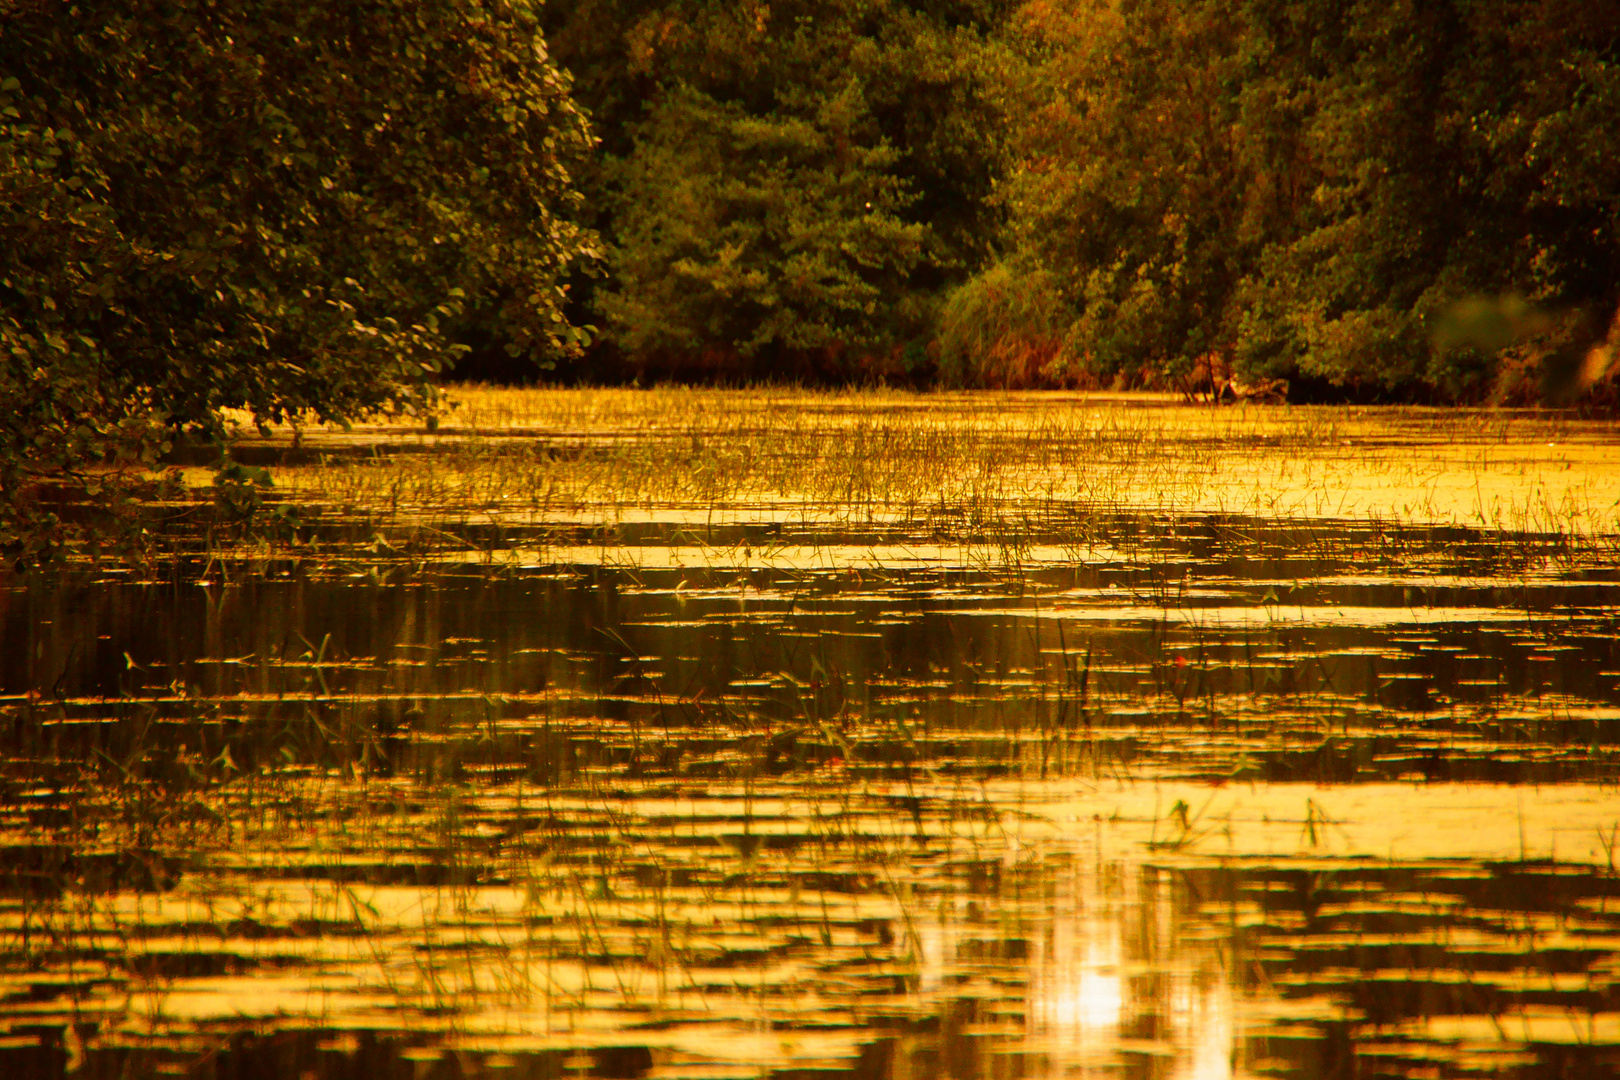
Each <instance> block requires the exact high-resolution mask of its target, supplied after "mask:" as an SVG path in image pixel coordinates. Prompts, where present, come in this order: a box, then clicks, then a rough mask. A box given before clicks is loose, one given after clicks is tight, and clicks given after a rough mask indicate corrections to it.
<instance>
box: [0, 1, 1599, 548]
mask: <svg viewBox="0 0 1620 1080" xmlns="http://www.w3.org/2000/svg"><path fill="white" fill-rule="evenodd" d="M546 42H549V44H550V48H551V49H552V50H553V51H554V53H555V61H553V60H551V59H548V58H547V51H546V50H547V44H546ZM576 100H577V101H578V102H579V105H578V106H576V105H575V101H576ZM587 114H588V115H589V116H590V117H591V124H592V127H591V128H588V127H587V122H586V116H587ZM592 130H594V131H595V132H596V134H598V135H600V137H601V144H600V148H599V149H597V150H594V151H593V149H592V148H593V146H595V145H596V144H595V138H596V136H595V135H593V134H592ZM1616 161H1620V6H1617V5H1614V4H1594V3H1590V2H1583V0H1397V2H1394V3H1390V2H1382V0H1381V2H1374V0H1239V2H1235V3H1229V2H1223V0H1024V2H1023V3H1015V2H1014V0H778V2H774V3H767V2H765V0H745V2H742V3H726V4H721V3H715V2H713V0H555V2H554V3H552V4H551V5H550V6H549V7H547V8H545V9H543V10H542V9H534V8H531V7H530V6H529V4H528V2H527V0H424V2H411V3H406V2H405V0H378V2H376V3H373V4H368V5H364V6H353V5H348V6H345V5H319V4H316V5H311V4H300V3H293V2H291V0H256V2H252V3H249V2H247V0H223V2H218V3H203V2H201V0H175V2H168V0H165V2H162V3H159V2H158V0H83V2H77V3H65V4H55V3H41V2H37V0H0V256H3V258H0V403H3V405H4V407H3V409H0V508H4V513H5V514H6V515H7V517H6V522H5V525H4V528H5V530H6V531H7V533H8V535H9V536H10V537H11V539H12V541H16V540H17V539H18V538H20V537H23V536H24V535H25V534H26V535H28V536H31V537H33V542H41V543H44V542H49V540H50V538H51V536H52V534H53V533H52V530H53V529H54V528H55V527H56V525H57V523H56V522H55V519H54V518H53V517H52V516H51V515H50V514H46V513H43V512H36V511H37V507H35V509H34V510H30V505H31V500H35V501H37V498H38V497H39V496H40V495H41V493H42V492H48V491H49V489H50V488H51V487H52V485H60V484H62V483H64V482H65V483H67V484H68V485H69V486H72V485H78V486H79V487H80V488H83V489H85V490H100V489H103V488H107V489H108V490H111V489H112V488H116V487H117V486H118V485H117V483H116V480H117V475H118V470H117V469H116V468H112V469H110V468H109V465H114V466H115V465H116V464H117V463H118V462H120V461H125V462H147V463H150V462H153V461H155V460H157V459H158V457H159V456H160V455H161V452H162V449H163V446H164V444H165V443H166V442H167V441H168V440H169V439H170V438H171V437H172V436H173V435H174V434H175V433H176V432H178V431H182V430H185V429H188V428H189V429H191V430H193V431H202V432H205V433H208V434H209V435H211V436H213V437H215V438H217V437H219V436H220V434H221V433H222V432H223V430H224V417H225V415H226V411H227V410H231V409H241V410H245V416H246V417H247V418H248V419H250V420H254V421H258V422H261V423H262V422H265V421H272V420H277V419H281V418H286V417H314V418H319V419H328V420H343V419H346V418H350V417H354V416H358V415H362V414H364V413H366V412H367V411H369V410H375V409H404V410H407V411H410V410H417V409H422V408H427V407H429V406H430V405H431V401H432V396H433V389H432V387H433V380H434V378H435V377H436V375H437V373H438V372H440V371H441V370H442V369H443V368H444V366H445V364H446V363H447V361H449V360H451V359H453V358H454V357H456V356H457V355H458V350H462V349H463V347H464V344H466V343H472V344H474V345H477V346H478V347H479V348H480V349H481V350H482V351H483V352H484V353H486V354H494V355H498V356H501V357H516V358H519V359H520V360H521V362H522V364H524V365H526V366H528V367H529V369H530V370H534V368H535V365H536V364H538V365H540V366H542V367H543V366H548V365H551V364H552V363H553V362H554V361H556V360H558V359H561V358H565V357H569V358H572V359H571V362H570V366H569V367H567V368H566V369H564V370H565V372H572V373H573V374H576V375H582V376H584V377H587V378H597V379H615V378H628V377H630V376H633V375H640V376H647V377H668V376H671V375H674V376H702V377H709V378H715V377H718V378H721V379H730V380H742V379H754V378H789V379H804V378H811V379H835V380H863V379H905V380H910V381H913V382H917V383H925V384H926V383H930V382H944V383H950V384H961V385H1007V386H1030V385H1088V384H1089V385H1095V384H1099V383H1104V382H1108V381H1114V382H1116V383H1119V384H1122V385H1130V384H1138V383H1141V382H1144V381H1145V382H1150V383H1151V382H1157V383H1158V384H1159V385H1166V384H1168V385H1175V384H1176V381H1177V380H1182V379H1188V378H1192V377H1195V373H1196V377H1197V378H1200V379H1206V380H1208V379H1211V378H1212V377H1213V376H1214V374H1215V372H1217V371H1220V372H1225V371H1229V370H1233V371H1236V372H1237V373H1238V374H1239V375H1240V376H1243V377H1247V378H1260V377H1282V378H1286V379H1290V380H1294V385H1295V388H1296V393H1297V392H1298V389H1299V388H1300V387H1301V381H1302V380H1303V382H1304V384H1306V385H1307V386H1308V387H1311V388H1314V389H1315V390H1317V391H1318V392H1341V393H1356V394H1362V395H1383V396H1388V397H1405V398H1414V397H1417V398H1425V399H1432V400H1447V401H1467V400H1481V399H1495V400H1502V401H1510V400H1521V401H1530V400H1568V399H1570V398H1571V397H1572V396H1574V395H1575V394H1577V393H1580V392H1582V391H1587V390H1591V389H1592V388H1593V387H1594V386H1596V387H1597V389H1598V392H1600V393H1609V394H1610V395H1614V394H1615V390H1614V387H1615V377H1614V370H1613V369H1614V367H1615V365H1614V364H1612V363H1611V361H1612V360H1613V358H1614V351H1615V349H1614V343H1615V341H1616V339H1617V338H1620V330H1611V329H1610V328H1611V325H1612V323H1613V317H1614V314H1615V310H1616V306H1617V304H1620V180H1617V173H1616V170H1615V162H1616ZM598 233H600V235H601V236H602V237H603V243H602V250H601V252H598V251H597V249H596V245H597V241H596V240H595V236H596V235H597V234H598ZM599 264H600V269H601V271H602V272H600V273H599V272H598V269H599ZM570 289H574V290H575V291H574V292H570V291H569V290H570ZM598 327H599V328H600V329H599V331H598V330H597V328H598ZM1606 333H1607V334H1608V337H1607V339H1605V334H1606ZM593 338H595V340H594V341H593ZM1605 340H1607V341H1608V342H1609V344H1608V345H1604V344H1603V342H1604V341H1605ZM587 347H588V348H587ZM1606 371H1607V375H1606V374H1605V372H1606ZM238 479H240V478H238ZM109 485H110V486H111V487H110V488H109ZM107 498H108V500H110V502H116V499H115V498H114V496H112V495H109V496H107ZM250 501H251V500H250ZM110 502H109V504H110ZM25 526H26V528H25ZM30 530H31V531H30ZM41 538H43V539H41Z"/></svg>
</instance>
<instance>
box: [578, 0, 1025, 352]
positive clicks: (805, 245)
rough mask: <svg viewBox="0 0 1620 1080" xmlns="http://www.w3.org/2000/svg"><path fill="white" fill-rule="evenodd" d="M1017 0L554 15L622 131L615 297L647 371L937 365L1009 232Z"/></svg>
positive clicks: (614, 232)
mask: <svg viewBox="0 0 1620 1080" xmlns="http://www.w3.org/2000/svg"><path fill="white" fill-rule="evenodd" d="M1010 11H1011V5H1010V4H1007V3H1005V2H1004V0H945V2H940V0H921V2H919V0H910V2H907V0H787V2H777V3H770V4H767V3H760V2H753V3H742V4H715V3H707V2H699V0H585V2H580V3H559V4H556V5H554V6H553V7H552V8H551V9H550V12H549V16H548V17H549V18H551V19H553V20H554V23H555V25H554V26H553V27H552V29H551V35H550V36H551V40H552V41H553V42H554V44H555V47H556V49H557V54H558V59H559V62H560V63H563V64H566V65H568V66H569V67H570V68H571V69H572V70H574V71H575V72H576V73H577V74H578V79H579V82H578V87H579V89H578V93H579V96H580V99H581V101H582V103H583V104H585V105H586V106H588V107H589V108H590V109H591V110H592V113H593V116H594V118H595V120H596V122H597V124H598V126H599V127H600V130H601V132H602V135H603V139H604V144H605V150H606V153H605V155H604V159H603V160H602V162H601V163H600V165H599V167H598V169H597V170H596V171H595V172H594V173H593V174H592V176H591V179H590V181H589V183H588V190H590V191H591V192H592V194H593V202H595V203H596V205H597V206H598V207H599V208H600V209H601V211H602V216H601V217H600V218H599V219H598V221H597V223H598V224H599V225H600V226H601V227H602V229H603V232H604V233H605V234H606V235H607V236H608V237H609V238H610V239H611V241H612V243H613V279H612V281H611V282H610V283H609V284H608V285H607V287H605V288H603V289H601V290H599V291H598V293H597V303H596V309H597V311H598V312H599V313H600V317H601V319H602V320H603V324H604V328H605V330H606V331H607V333H608V334H609V335H610V343H609V344H610V346H611V348H613V349H616V350H618V351H619V352H620V353H621V354H622V355H623V356H624V357H625V359H626V360H628V362H629V367H630V369H631V370H636V371H650V372H656V373H667V372H694V371H699V370H702V371H707V372H709V373H718V374H720V375H723V376H727V375H729V376H731V377H742V376H753V377H758V376H773V375H774V376H790V377H803V376H810V377H817V376H819V377H835V378H838V377H842V378H849V377H859V376H860V375H862V374H863V373H864V374H867V375H871V374H885V373H888V374H896V373H903V372H904V371H905V370H906V369H908V368H909V369H917V368H920V367H923V366H925V365H926V364H927V358H926V353H925V352H924V349H923V346H925V345H926V344H927V341H928V340H929V337H930V334H931V330H932V325H933V309H934V307H935V305H936V303H937V300H938V297H939V295H940V294H941V292H942V290H943V289H944V288H946V287H947V286H949V285H950V284H952V283H954V282H957V281H960V280H962V279H963V278H964V277H966V276H967V274H969V273H970V272H971V271H973V270H974V269H976V268H977V267H978V266H979V265H980V264H981V263H983V261H984V260H985V258H986V256H987V255H988V253H989V252H990V251H991V250H992V248H993V245H994V244H995V243H996V242H997V239H998V236H999V231H1000V218H1001V212H1000V209H999V207H997V206H996V205H995V204H994V203H993V201H992V199H991V196H992V194H993V190H994V183H995V181H996V178H997V176H998V174H999V172H1000V170H1001V169H1002V168H1003V166H1004V163H1005V160H1006V153H1005V120H1004V118H1003V116H1002V113H1001V107H1000V105H999V104H998V94H999V83H998V81H997V78H998V72H999V70H1000V66H999V64H998V56H999V50H1000V46H999V45H998V44H997V43H996V42H995V41H994V40H993V39H994V36H995V33H996V32H997V31H998V29H999V28H1000V27H1001V26H1002V25H1003V24H1004V23H1005V21H1006V18H1007V15H1008V14H1009V12H1010Z"/></svg>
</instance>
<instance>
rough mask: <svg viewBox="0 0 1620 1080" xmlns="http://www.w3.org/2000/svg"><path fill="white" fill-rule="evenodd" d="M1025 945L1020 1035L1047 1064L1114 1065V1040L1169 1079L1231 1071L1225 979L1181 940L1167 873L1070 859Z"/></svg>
mask: <svg viewBox="0 0 1620 1080" xmlns="http://www.w3.org/2000/svg"><path fill="white" fill-rule="evenodd" d="M1053 899H1054V903H1053V908H1052V922H1051V924H1050V926H1049V927H1048V928H1047V930H1046V933H1044V934H1040V935H1036V940H1035V941H1033V942H1032V943H1031V944H1032V949H1031V955H1030V966H1031V970H1030V983H1029V991H1030V999H1029V1003H1028V1014H1027V1015H1028V1027H1029V1039H1030V1042H1031V1044H1032V1049H1033V1048H1036V1047H1038V1048H1039V1050H1040V1052H1042V1053H1044V1054H1045V1055H1047V1056H1048V1059H1049V1060H1050V1062H1051V1065H1052V1066H1053V1067H1054V1071H1061V1072H1064V1073H1065V1074H1067V1075H1071V1076H1080V1077H1091V1076H1102V1075H1110V1076H1113V1075H1117V1073H1118V1054H1119V1053H1120V1052H1121V1051H1124V1050H1132V1051H1138V1052H1144V1053H1151V1054H1153V1055H1154V1056H1156V1057H1161V1058H1163V1059H1166V1060H1165V1061H1164V1064H1165V1065H1167V1066H1168V1068H1167V1069H1166V1070H1165V1071H1164V1072H1163V1073H1159V1075H1164V1076H1167V1077H1171V1078H1174V1080H1230V1078H1231V1077H1232V1075H1233V1073H1232V1062H1233V1050H1234V1042H1233V1040H1234V1035H1235V1026H1234V1018H1233V1000H1232V987H1231V984H1230V981H1229V979H1228V974H1227V972H1226V970H1225V967H1224V965H1223V964H1222V963H1221V961H1220V958H1219V956H1218V954H1217V953H1216V950H1215V949H1214V948H1213V946H1212V945H1211V944H1208V943H1205V942H1200V941H1192V942H1186V941H1183V940H1182V939H1181V933H1180V929H1181V927H1180V922H1181V920H1180V918H1179V917H1178V916H1179V915H1180V912H1178V911H1177V910H1176V897H1175V895H1174V890H1173V888H1172V885H1171V880H1170V877H1169V875H1163V874H1159V873H1157V872H1155V871H1153V870H1147V871H1145V872H1144V871H1143V869H1142V867H1140V866H1138V865H1130V864H1125V865H1118V866H1115V867H1112V868H1107V869H1104V868H1099V867H1096V866H1095V865H1091V866H1086V867H1083V868H1077V870H1076V872H1075V873H1074V874H1073V875H1069V876H1066V877H1065V879H1064V880H1062V881H1061V882H1059V883H1058V892H1057V895H1056V896H1055V897H1054V898H1053Z"/></svg>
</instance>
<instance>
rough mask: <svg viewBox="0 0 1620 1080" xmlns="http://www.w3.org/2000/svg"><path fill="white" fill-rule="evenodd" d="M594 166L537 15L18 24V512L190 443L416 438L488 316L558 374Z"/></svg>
mask: <svg viewBox="0 0 1620 1080" xmlns="http://www.w3.org/2000/svg"><path fill="white" fill-rule="evenodd" d="M592 143H593V137H592V136H591V134H590V131H589V128H588V125H587V121H586V119H585V117H584V115H583V113H582V112H581V111H580V110H579V109H578V108H577V107H576V106H575V105H574V103H573V100H572V98H571V96H570V94H569V84H568V77H567V76H566V75H565V74H564V73H563V72H561V71H559V70H558V69H557V67H555V66H554V65H553V64H552V63H551V62H550V60H549V59H548V57H547V53H546V47H545V43H544V40H543V37H542V35H541V33H540V27H539V24H538V21H537V17H536V14H535V12H534V10H533V9H532V8H531V7H530V6H529V5H528V4H526V3H524V2H522V0H409V2H406V0H378V2H376V3H370V4H366V5H323V4H307V3H298V2H291V0H252V2H248V0H225V2H202V0H81V2H76V3H72V4H40V3H28V2H22V0H7V2H6V3H5V6H4V10H3V11H0V251H3V252H4V253H5V257H4V258H3V259H0V398H3V400H4V401H5V403H6V405H7V408H6V409H5V410H4V412H3V414H0V416H3V419H0V490H3V494H4V497H5V498H4V502H5V504H6V505H7V506H9V507H11V509H12V511H13V518H14V520H13V522H12V526H13V528H16V527H18V521H17V520H16V519H15V514H16V512H17V510H18V508H19V507H21V506H22V505H23V504H24V503H25V502H26V498H25V496H26V492H27V490H28V488H29V486H30V484H32V483H34V482H35V481H37V480H38V479H39V478H40V477H42V476H46V475H60V474H63V473H64V472H65V473H66V474H68V475H72V474H74V473H75V472H76V471H81V470H82V469H83V468H84V467H85V466H88V465H91V464H94V463H97V462H99V461H101V460H102V459H104V458H105V457H107V456H108V455H109V454H118V453H123V454H126V455H130V454H133V455H136V456H141V455H144V456H145V457H147V458H148V459H150V458H151V457H152V456H153V454H154V453H155V448H156V446H157V445H159V444H160V443H161V441H162V440H163V439H164V438H166V437H167V433H169V432H172V431H174V430H176V429H178V428H183V427H193V428H199V429H203V430H205V431H217V430H218V428H219V425H220V418H221V415H222V410H225V409H232V408H234V409H245V410H247V412H248V413H249V414H250V416H251V417H252V418H253V419H254V420H257V421H260V422H266V421H275V420H279V419H282V418H285V417H289V416H300V415H308V416H313V417H315V418H319V419H323V420H345V419H349V418H352V417H355V416H358V415H361V414H364V413H366V412H368V411H370V410H375V409H388V408H393V409H407V410H410V409H420V408H424V407H426V406H427V405H428V404H429V403H430V401H431V398H432V394H433V377H434V375H435V373H436V372H438V371H439V369H440V368H441V367H443V366H444V365H445V364H446V362H447V361H448V360H449V359H450V358H452V357H453V356H454V354H455V351H456V348H457V340H456V326H457V322H458V320H460V319H462V318H464V314H463V313H464V311H465V310H466V309H467V308H468V306H469V305H470V306H472V307H474V308H476V309H478V310H480V311H489V310H494V311H496V312H498V319H499V326H500V330H501V334H502V335H503V338H504V339H505V340H506V341H507V342H508V343H510V344H511V345H512V346H513V347H514V348H516V349H523V350H528V351H530V352H533V353H536V354H539V355H541V356H545V355H549V354H555V353H558V352H564V351H567V350H577V349H578V348H579V346H580V345H581V344H582V343H583V342H584V341H585V340H587V338H586V335H585V333H584V332H583V331H581V330H578V329H576V328H575V327H574V326H572V325H571V324H570V323H569V322H568V321H567V319H566V318H565V317H564V313H563V308H564V302H565V296H564V294H563V292H562V288H563V286H564V279H565V278H566V276H567V275H568V274H569V273H570V272H571V271H572V270H574V269H575V268H576V267H578V266H579V265H580V264H581V263H582V262H589V261H592V260H594V259H595V258H596V255H597V252H596V247H595V241H594V238H593V236H592V234H590V233H589V231H587V230H585V229H582V228H581V227H580V226H579V225H578V224H577V223H576V222H575V220H574V216H573V211H574V207H575V205H576V203H577V200H578V193H577V189H576V186H575V181H574V171H575V169H576V168H577V166H578V162H580V161H581V160H583V159H584V157H585V155H586V154H587V153H588V152H589V151H590V149H591V147H592Z"/></svg>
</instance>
